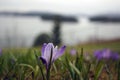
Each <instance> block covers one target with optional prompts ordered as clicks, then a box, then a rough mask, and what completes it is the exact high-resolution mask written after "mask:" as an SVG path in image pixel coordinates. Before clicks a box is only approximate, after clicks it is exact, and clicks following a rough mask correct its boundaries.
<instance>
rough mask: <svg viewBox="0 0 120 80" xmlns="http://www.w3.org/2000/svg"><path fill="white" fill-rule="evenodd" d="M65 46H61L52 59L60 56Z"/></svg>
mask: <svg viewBox="0 0 120 80" xmlns="http://www.w3.org/2000/svg"><path fill="white" fill-rule="evenodd" d="M65 48H66V46H62V47H61V48H60V49H59V51H58V52H57V53H56V55H55V57H54V60H56V59H57V58H58V57H60V56H62V55H63V53H64V51H65Z"/></svg>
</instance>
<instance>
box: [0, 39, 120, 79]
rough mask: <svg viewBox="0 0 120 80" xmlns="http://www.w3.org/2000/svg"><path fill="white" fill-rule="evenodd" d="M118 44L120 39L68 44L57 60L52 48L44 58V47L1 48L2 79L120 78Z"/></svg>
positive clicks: (119, 50)
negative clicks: (74, 44)
mask: <svg viewBox="0 0 120 80" xmlns="http://www.w3.org/2000/svg"><path fill="white" fill-rule="evenodd" d="M119 45H120V41H116V42H104V43H97V44H95V43H88V44H83V45H76V46H66V48H65V50H64V52H63V54H62V55H61V56H59V57H57V58H56V59H54V60H52V58H53V57H54V56H53V55H54V50H55V49H53V50H52V48H51V51H50V52H49V51H47V53H51V54H50V55H49V56H47V57H49V59H47V60H46V58H45V60H42V59H41V56H42V55H43V54H42V53H41V52H42V48H41V47H37V48H29V49H28V48H20V49H16V48H14V49H12V48H11V49H1V52H0V80H120V77H119V76H118V75H120V70H119V67H120V57H119V53H120V46H119ZM58 47H59V48H60V46H58ZM52 53H53V54H52ZM98 53H99V54H98ZM104 53H105V54H104ZM44 54H45V53H44ZM102 54H104V55H102ZM114 54H116V55H114ZM101 55H102V56H101ZM43 57H46V56H44V55H43ZM45 61H48V62H46V63H45Z"/></svg>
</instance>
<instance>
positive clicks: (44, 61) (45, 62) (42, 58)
mask: <svg viewBox="0 0 120 80" xmlns="http://www.w3.org/2000/svg"><path fill="white" fill-rule="evenodd" d="M39 59H41V60H42V63H43V64H47V61H46V60H45V58H44V57H39Z"/></svg>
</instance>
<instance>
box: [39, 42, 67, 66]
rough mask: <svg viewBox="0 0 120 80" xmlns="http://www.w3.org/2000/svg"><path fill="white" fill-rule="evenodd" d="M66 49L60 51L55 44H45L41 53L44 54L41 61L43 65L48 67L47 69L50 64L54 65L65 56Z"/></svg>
mask: <svg viewBox="0 0 120 80" xmlns="http://www.w3.org/2000/svg"><path fill="white" fill-rule="evenodd" d="M65 48H66V46H62V47H61V48H60V49H58V47H57V46H55V47H54V45H53V43H48V44H46V43H44V44H43V47H42V51H41V53H42V54H41V57H40V59H41V60H42V62H43V64H45V65H46V68H48V67H49V64H50V63H53V62H54V61H55V60H56V59H57V58H59V57H60V56H62V55H63V53H64V51H65ZM51 52H52V53H51ZM51 54H52V56H51ZM50 57H51V62H50Z"/></svg>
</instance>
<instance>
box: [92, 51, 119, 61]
mask: <svg viewBox="0 0 120 80" xmlns="http://www.w3.org/2000/svg"><path fill="white" fill-rule="evenodd" d="M94 56H95V57H96V58H97V59H98V60H101V59H114V60H117V59H119V54H118V53H114V52H112V51H111V50H110V49H103V50H97V51H95V52H94Z"/></svg>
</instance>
